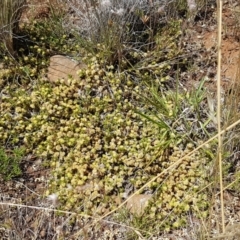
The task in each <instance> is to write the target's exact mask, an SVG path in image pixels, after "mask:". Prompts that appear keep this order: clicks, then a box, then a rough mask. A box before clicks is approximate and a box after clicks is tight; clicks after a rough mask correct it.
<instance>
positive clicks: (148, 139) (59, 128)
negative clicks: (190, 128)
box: [0, 25, 207, 229]
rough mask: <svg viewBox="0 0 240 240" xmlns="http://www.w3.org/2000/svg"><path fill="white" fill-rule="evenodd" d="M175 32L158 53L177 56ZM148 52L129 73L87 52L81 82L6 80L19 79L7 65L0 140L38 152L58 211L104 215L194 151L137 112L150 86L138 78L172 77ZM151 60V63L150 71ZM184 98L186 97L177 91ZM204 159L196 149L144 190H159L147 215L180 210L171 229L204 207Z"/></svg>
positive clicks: (24, 61) (170, 111)
mask: <svg viewBox="0 0 240 240" xmlns="http://www.w3.org/2000/svg"><path fill="white" fill-rule="evenodd" d="M177 26H178V25H177ZM176 29H177V30H174V31H173V32H174V34H172V35H171V36H172V38H171V40H172V43H171V41H170V40H169V42H168V41H165V43H166V44H164V43H163V42H162V41H164V39H165V40H166V38H165V36H159V37H158V39H159V42H157V41H156V42H157V49H158V50H159V51H162V50H163V49H162V48H164V49H167V57H166V58H164V60H163V61H165V60H167V59H168V58H171V57H173V56H176V55H177V54H178V53H179V52H178V51H175V52H173V51H172V48H173V49H174V50H176V49H177V45H176V40H177V37H178V36H179V28H178V27H177V28H176ZM47 31H48V30H47ZM39 39H40V40H41V41H43V42H44V41H46V42H48V40H52V41H50V43H51V45H50V46H52V48H51V50H52V49H53V48H54V47H56V45H57V44H56V43H58V42H59V41H60V43H61V41H63V42H64V41H65V39H66V37H65V36H64V37H63V38H60V40H56V39H54V38H51V35H49V36H48V37H47V36H46V37H45V36H43V39H41V37H40V34H38V33H36V39H35V40H36V41H39ZM62 39H64V40H62ZM160 39H162V40H161V41H160ZM41 41H40V43H41ZM64 45H65V44H64ZM64 45H61V46H62V49H64ZM42 46H43V47H41V46H40V47H39V49H40V50H39V51H38V48H37V47H34V46H33V47H30V51H31V53H32V55H33V56H31V57H33V59H36V61H35V60H34V61H33V62H32V63H31V64H29V65H28V63H29V61H30V62H31V57H30V56H25V58H24V57H23V59H22V60H21V61H20V62H21V63H22V64H23V67H26V64H27V67H28V68H29V70H30V73H31V71H32V69H33V68H35V67H36V66H35V64H36V65H37V64H39V59H42V57H43V56H44V54H43V52H47V49H49V48H47V45H45V44H43V45H42ZM166 46H169V48H166ZM35 48H37V50H35ZM65 50H66V49H65ZM49 51H50V50H49ZM38 54H39V55H38ZM146 54H147V55H146V56H149V58H146V61H147V64H145V63H144V61H143V60H141V61H140V60H139V65H137V66H136V68H134V69H132V70H131V71H125V72H116V71H115V69H114V67H113V66H112V65H110V66H105V68H103V65H104V64H105V62H104V59H103V58H102V56H101V53H100V54H96V55H95V56H93V55H92V56H88V66H87V67H86V69H83V70H81V71H79V73H78V75H79V78H78V79H71V78H69V79H68V80H59V81H58V82H57V83H49V82H48V81H47V80H43V79H41V78H39V79H37V78H35V81H32V82H31V83H32V84H31V85H27V84H20V83H19V81H12V82H11V83H8V82H7V79H8V78H13V79H15V78H14V76H15V75H14V74H15V72H13V71H11V70H9V71H8V69H5V70H4V73H2V74H3V76H4V80H5V81H4V82H3V83H2V85H1V86H2V89H3V90H2V91H1V94H2V96H1V103H0V108H1V109H0V135H1V139H0V144H1V145H2V146H6V145H7V146H8V147H13V146H24V148H25V149H26V152H27V153H30V152H31V153H33V154H35V155H37V156H38V157H40V158H41V159H42V161H43V162H44V163H45V164H46V166H49V167H51V171H52V178H51V181H50V184H49V189H48V191H47V194H48V193H56V194H57V195H58V197H59V200H60V205H59V207H60V208H62V209H65V210H70V209H71V210H74V211H77V212H84V213H88V214H94V215H101V214H103V213H106V212H108V211H109V210H111V209H112V208H114V207H116V206H117V199H119V196H120V197H123V196H126V194H127V193H132V192H133V191H134V190H136V189H139V188H140V187H141V186H143V185H144V184H145V183H146V182H147V181H148V180H150V179H151V178H152V177H154V176H156V175H157V174H159V173H160V172H162V171H163V170H164V169H166V168H167V167H168V166H170V165H171V163H174V162H175V161H176V160H177V159H178V158H179V157H181V156H182V155H183V154H186V153H188V152H189V150H190V149H192V148H193V146H191V145H187V144H185V143H184V144H183V146H181V147H180V145H179V143H180V142H181V136H178V135H177V134H176V133H174V129H172V132H170V130H171V127H169V129H168V131H167V132H165V130H164V129H161V127H160V126H158V125H156V124H153V123H152V122H151V121H150V122H149V121H148V120H147V119H146V118H142V117H141V116H140V115H138V114H137V113H136V112H135V110H136V109H138V110H139V111H143V112H144V113H146V114H147V113H148V110H149V108H148V106H147V105H146V104H145V103H143V102H141V100H140V97H139V96H140V94H141V93H142V92H143V91H147V88H145V87H144V86H143V85H142V84H141V81H142V80H143V79H145V80H148V81H150V80H151V77H152V78H154V76H155V77H156V79H157V80H159V78H160V80H161V76H164V77H167V71H168V69H169V65H166V66H165V65H164V66H165V67H163V68H161V67H160V66H161V57H162V56H163V55H162V54H160V58H158V57H157V54H153V53H151V52H150V53H146ZM168 54H169V55H168ZM26 57H27V58H26ZM137 59H138V58H137ZM151 60H152V61H151ZM148 65H154V68H150V70H148V69H147V66H148ZM156 66H158V67H159V68H157V67H156ZM155 70H156V71H158V72H154V71H155ZM142 71H143V72H142ZM151 71H152V72H151ZM144 73H146V76H145V77H144ZM39 74H40V73H39ZM33 77H37V74H33ZM166 79H167V78H165V81H166ZM153 80H155V79H153ZM158 94H159V96H160V97H162V99H163V101H164V100H165V99H167V98H166V96H165V95H166V94H167V93H163V92H161V91H159V93H158ZM179 99H183V98H181V97H180V95H179ZM167 106H168V107H166V112H167V113H166V114H165V116H164V117H165V119H166V122H167V117H171V118H173V117H172V114H173V112H174V111H175V110H174V109H173V108H174V107H175V106H174V104H173V102H169V104H168V105H167ZM161 117H162V116H161ZM171 121H172V120H171ZM190 124H191V123H190ZM163 130H164V131H163ZM179 138H180V141H179ZM182 138H184V136H182ZM184 140H185V142H186V139H184ZM163 146H164V147H163ZM202 163H204V158H203V157H202V156H201V155H200V153H198V152H197V153H196V154H195V155H193V156H192V157H190V158H188V159H186V160H185V161H184V162H183V163H182V164H181V165H180V166H179V167H178V168H177V169H176V170H173V171H171V172H170V173H169V174H166V175H165V176H163V177H162V178H159V179H157V180H156V181H155V182H153V183H152V184H151V185H150V186H149V187H147V188H146V189H144V190H143V193H152V194H153V193H154V198H153V202H152V203H151V204H150V205H149V208H148V209H147V210H146V214H148V215H147V216H148V217H149V218H155V219H156V218H157V219H159V221H163V220H164V219H166V216H168V215H171V212H175V214H176V215H171V217H170V218H169V220H168V222H167V223H166V224H165V223H164V224H162V228H165V229H168V228H170V227H172V226H173V227H178V226H180V225H182V224H183V223H184V220H185V218H184V214H185V215H186V212H188V211H189V210H195V209H194V208H196V207H197V208H199V209H201V210H205V207H206V205H207V204H206V199H205V196H204V195H202V194H198V190H199V189H200V187H201V186H202V185H203V184H204V182H205V176H204V175H203V174H202V171H201V167H200V166H201V164H202ZM163 222H164V221H163Z"/></svg>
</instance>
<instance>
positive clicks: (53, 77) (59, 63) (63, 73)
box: [47, 55, 86, 82]
mask: <svg viewBox="0 0 240 240" xmlns="http://www.w3.org/2000/svg"><path fill="white" fill-rule="evenodd" d="M85 67H86V65H85V64H83V63H79V62H77V61H75V60H72V59H70V58H68V57H65V56H62V55H55V56H53V57H51V58H50V66H49V67H48V76H47V77H48V79H49V81H50V82H56V81H57V80H59V79H65V80H67V79H68V78H69V76H71V77H73V78H78V75H77V71H78V70H80V69H83V68H85Z"/></svg>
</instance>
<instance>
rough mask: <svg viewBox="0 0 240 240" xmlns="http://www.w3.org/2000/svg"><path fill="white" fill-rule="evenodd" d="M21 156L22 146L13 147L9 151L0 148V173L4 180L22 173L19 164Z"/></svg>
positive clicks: (22, 153)
mask: <svg viewBox="0 0 240 240" xmlns="http://www.w3.org/2000/svg"><path fill="white" fill-rule="evenodd" d="M23 156H24V149H23V148H15V149H14V150H13V151H11V152H10V151H5V150H4V149H3V148H0V166H1V167H0V175H1V176H2V177H3V179H4V180H7V181H8V180H11V179H12V178H14V177H18V176H20V175H21V174H22V170H21V168H20V164H21V160H22V158H23Z"/></svg>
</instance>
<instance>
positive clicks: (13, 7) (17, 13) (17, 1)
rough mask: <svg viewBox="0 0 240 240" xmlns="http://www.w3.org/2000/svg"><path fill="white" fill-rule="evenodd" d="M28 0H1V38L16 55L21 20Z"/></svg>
mask: <svg viewBox="0 0 240 240" xmlns="http://www.w3.org/2000/svg"><path fill="white" fill-rule="evenodd" d="M25 4H26V0H2V1H1V2H0V40H1V41H2V43H3V45H4V47H5V48H6V49H7V51H8V52H9V53H10V55H12V56H14V55H15V50H16V49H14V48H15V47H16V46H15V42H16V41H15V40H16V39H17V37H18V33H19V20H20V17H21V14H22V12H23V10H24V8H25V6H26V5H25Z"/></svg>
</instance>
